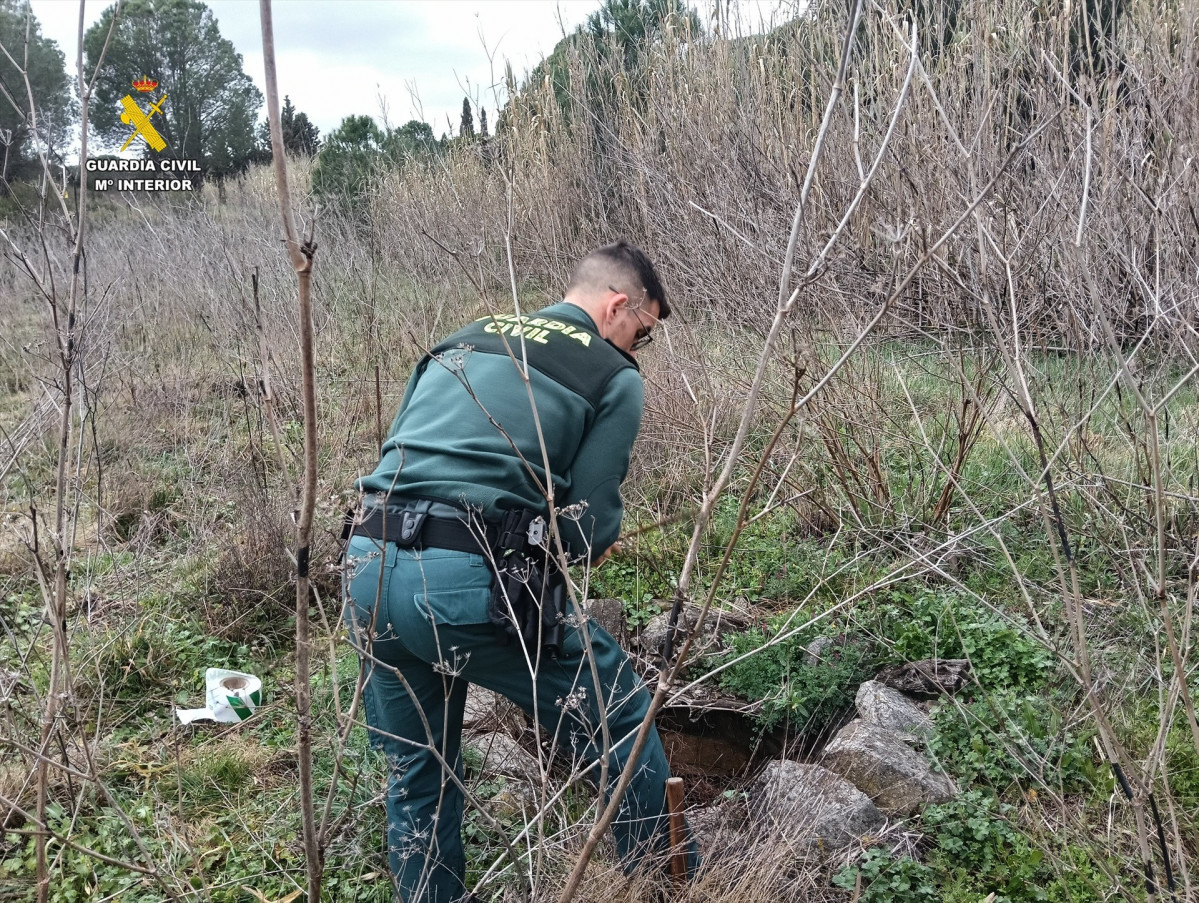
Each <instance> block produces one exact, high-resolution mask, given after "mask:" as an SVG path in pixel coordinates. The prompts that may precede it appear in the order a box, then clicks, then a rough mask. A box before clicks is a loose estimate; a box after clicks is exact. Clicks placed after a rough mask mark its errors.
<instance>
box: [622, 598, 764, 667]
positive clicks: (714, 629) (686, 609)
mask: <svg viewBox="0 0 1199 903" xmlns="http://www.w3.org/2000/svg"><path fill="white" fill-rule="evenodd" d="M660 606H661V608H662V612H661V614H657V615H654V617H652V618H650V620H649V623H647V624H646V625H645V627H644V629H643V630H642V631H641V635H640V636H639V637H638V638H637V644H638V645H639V646H640V647H641V649H642V651H643V652H646V653H649V654H651V655H657V654H659V653H661V652H662V649H663V647H664V646H665V645H666V634H667V632H668V631H669V629H670V612H671V605H670V602H669V601H668V600H665V599H664V600H661V602H660ZM702 610H703V609H702V607H701V606H699V605H691V604H690V603H688V604H686V605H684V606H683V608H682V611H680V612H679V620H678V624H677V630H676V634H675V648H674V650H673V651H674V652H678V650H679V648H680V647H681V646H682V645H683V642H684V641H685V640H686V639H687V636H688V635H689V634H690V633H691V631H693V630H695V626H696V624H698V623H699V613H700V612H701V611H702ZM752 623H753V621H752V620H751V619H750V618H749V617H747V616H746V615H743V614H740V613H738V612H733V611H722V610H720V609H716V608H712V609H709V611H708V617H707V618H706V619H705V620H704V627H703V632H702V635H701V636H700V637H698V638H697V640H696V645H695V646H694V647H693V648H692V654H695V655H698V654H701V653H704V652H712V651H716V650H719V649H723V648H724V643H723V637H724V635H725V634H726V633H732V632H735V631H741V630H745V629H747V628H748V627H749V626H750V625H751V624H752Z"/></svg>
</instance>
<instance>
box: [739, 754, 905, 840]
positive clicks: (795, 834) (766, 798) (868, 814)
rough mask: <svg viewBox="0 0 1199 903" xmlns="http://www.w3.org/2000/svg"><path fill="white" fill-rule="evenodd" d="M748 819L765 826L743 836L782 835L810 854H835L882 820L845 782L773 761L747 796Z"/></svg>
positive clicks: (811, 768)
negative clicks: (748, 799)
mask: <svg viewBox="0 0 1199 903" xmlns="http://www.w3.org/2000/svg"><path fill="white" fill-rule="evenodd" d="M750 813H751V817H752V818H755V819H757V820H759V821H764V822H766V824H765V825H762V826H760V827H758V826H753V825H751V826H750V827H749V829H748V830H750V831H756V832H758V833H760V834H766V833H768V832H769V833H771V834H774V835H782V836H783V837H785V838H786V839H787V840H788V841H790V842H797V841H798V842H799V843H800V844H801V845H805V846H807V847H809V848H810V849H812V851H813V852H817V851H819V852H825V851H832V850H838V849H841V848H843V847H847V846H851V845H853V844H856V843H858V842H860V841H861V839H862V838H863V837H866V836H868V835H872V834H876V833H878V832H879V831H881V830H882V828H883V826H884V825H885V824H886V818H884V816H883V814H882V813H881V812H880V811H879V810H878V808H877V807H876V806H875V805H874V803H872V802H871V801H870V797H868V796H867V795H866V794H864V793H862V791H860V790H859V789H858V788H857V787H855V786H854V785H853V784H851V783H850V782H849V781H846V780H844V779H843V778H841V777H839V776H838V775H836V774H834V773H833V772H831V771H829V770H828V769H827V768H822V767H821V766H819V765H804V764H802V763H800V762H792V761H790V760H789V759H781V760H779V759H776V760H775V761H773V762H771V763H770V764H769V765H767V766H766V769H765V771H763V772H762V774H761V775H760V776H759V777H758V779H757V781H756V782H755V783H754V785H753V787H752V788H751V790H750Z"/></svg>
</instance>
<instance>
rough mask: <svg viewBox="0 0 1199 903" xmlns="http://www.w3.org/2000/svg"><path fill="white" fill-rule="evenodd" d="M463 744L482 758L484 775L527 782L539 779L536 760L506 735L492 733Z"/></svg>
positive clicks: (481, 735)
mask: <svg viewBox="0 0 1199 903" xmlns="http://www.w3.org/2000/svg"><path fill="white" fill-rule="evenodd" d="M465 742H466V744H467V745H468V746H469V747H470V748H471V749H474V750H476V751H477V752H478V753H479V754H480V755H481V756H482V757H483V766H482V769H483V774H485V775H497V774H500V775H505V776H506V777H510V778H517V779H518V780H522V781H529V782H536V781H538V780H539V779H540V777H541V770H540V768H538V765H537V759H535V758H534V757H533V756H532V755H530V754H529V753H528V752H527V751H526V750H525V748H524V747H523V746H521V745H520V744H519V743H517V742H516V741H515V740H513V739H512V738H511V737H509V736H508V735H507V734H502V733H500V732H499V731H492V732H491V733H487V734H479V735H477V736H474V737H471V738H469V739H467V740H466V741H465Z"/></svg>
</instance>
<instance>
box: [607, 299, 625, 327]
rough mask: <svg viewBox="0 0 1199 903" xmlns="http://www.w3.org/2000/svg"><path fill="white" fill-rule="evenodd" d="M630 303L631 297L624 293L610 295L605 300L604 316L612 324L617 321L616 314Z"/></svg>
mask: <svg viewBox="0 0 1199 903" xmlns="http://www.w3.org/2000/svg"><path fill="white" fill-rule="evenodd" d="M628 303H629V296H628V295H626V294H624V293H623V292H616V293H612V292H609V293H608V297H607V298H606V299H604V316H605V317H606V318H607V320H608V322H609V323H611V322H612V321H613V320H615V319H616V314H617V313H619V312H620V310H621V309H622V308H623V307H624V306H625V305H627V304H628Z"/></svg>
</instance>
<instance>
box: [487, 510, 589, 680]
mask: <svg viewBox="0 0 1199 903" xmlns="http://www.w3.org/2000/svg"><path fill="white" fill-rule="evenodd" d="M548 538H549V534H548V530H547V529H546V524H545V518H544V517H542V516H541V515H540V514H538V513H537V512H536V511H530V510H529V509H527V508H520V509H515V510H512V511H509V512H507V513H506V514H505V515H504V519H503V521H502V522H501V524H500V536H499V541H498V542H497V544H496V548H495V554H494V565H493V567H494V569H495V574H494V579H493V580H492V584H491V601H490V604H489V605H488V608H487V614H488V618H489V619H490V621H491V624H492V626H493V627H494V628H495V631H496V636H497V638H498V639H499V641H500V642H501V643H503V644H505V645H506V644H508V643H510V642H512V641H513V640H517V639H518V640H519V641H520V642H521V643H522V644H523V645H524V647H525V650H526V651H527V652H528V653H529V655H530V656H533V657H536V655H537V652H538V650H539V649H540V650H541V651H542V652H543V653H545V654H547V655H549V656H551V657H554V658H556V657H557V656H558V654H559V652H561V650H562V641H563V638H564V636H565V632H566V612H567V605H568V602H569V600H568V596H567V592H566V574H564V573H563V572H562V571H561V570H560V569H559V568H558V564H557V561H556V560H555V559H554V556H553V555H552V554H551V553H550V551H549V545H550V543H549V542H548Z"/></svg>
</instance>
